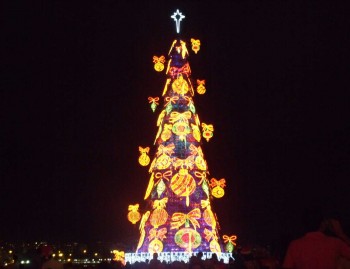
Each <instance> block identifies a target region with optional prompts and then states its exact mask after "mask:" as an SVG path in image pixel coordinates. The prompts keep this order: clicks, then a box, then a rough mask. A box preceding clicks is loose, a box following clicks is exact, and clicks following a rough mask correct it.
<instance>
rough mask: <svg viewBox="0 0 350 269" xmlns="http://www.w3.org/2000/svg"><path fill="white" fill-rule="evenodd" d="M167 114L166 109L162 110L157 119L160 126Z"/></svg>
mask: <svg viewBox="0 0 350 269" xmlns="http://www.w3.org/2000/svg"><path fill="white" fill-rule="evenodd" d="M165 114H166V111H165V110H162V112H160V114H159V116H158V119H157V126H160V125H161V124H162V122H163V119H164V116H165Z"/></svg>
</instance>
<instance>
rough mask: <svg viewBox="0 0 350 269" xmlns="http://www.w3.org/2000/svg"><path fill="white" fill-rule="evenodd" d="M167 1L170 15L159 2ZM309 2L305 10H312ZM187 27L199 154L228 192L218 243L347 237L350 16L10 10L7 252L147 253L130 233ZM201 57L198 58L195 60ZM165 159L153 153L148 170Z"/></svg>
mask: <svg viewBox="0 0 350 269" xmlns="http://www.w3.org/2000/svg"><path fill="white" fill-rule="evenodd" d="M164 2H167V3H164ZM304 2H305V3H304ZM177 8H178V9H180V11H181V12H183V14H184V15H185V16H186V18H185V19H184V21H183V23H182V24H181V29H182V38H183V39H185V40H187V41H188V46H189V43H190V42H189V39H190V38H192V37H194V38H199V39H200V40H201V42H202V46H201V50H200V51H199V53H198V54H197V55H195V54H194V53H192V54H191V57H190V64H191V68H192V77H193V78H194V79H197V78H200V79H206V80H207V93H206V94H205V95H203V96H199V95H196V96H195V99H194V101H195V105H196V108H197V111H198V113H199V116H200V119H201V120H202V121H204V122H208V123H213V124H214V127H215V132H214V137H213V139H212V140H211V141H210V142H209V143H207V142H205V141H204V140H203V141H204V143H203V147H202V148H203V152H204V155H205V158H206V160H207V162H208V166H209V170H210V173H211V176H213V177H216V178H218V179H220V178H225V179H226V180H227V188H226V189H225V191H226V195H225V196H224V197H223V198H222V199H220V200H219V199H217V200H215V201H214V202H213V203H214V210H215V212H216V213H217V215H218V218H219V222H220V225H221V233H222V234H237V235H238V238H239V240H240V241H241V242H242V243H248V242H264V243H266V242H275V244H279V243H280V244H282V243H283V242H287V241H288V240H289V239H291V238H294V237H296V236H299V235H300V234H301V226H300V221H299V220H300V216H301V213H302V212H303V210H304V208H305V207H309V206H310V205H318V206H321V207H322V208H324V209H325V211H326V212H327V214H333V215H334V214H336V215H337V216H338V217H339V218H340V219H341V221H342V222H343V224H344V226H345V229H346V230H347V231H349V224H350V216H349V210H348V205H349V202H350V198H349V183H348V180H349V176H350V173H349V172H350V171H349V167H350V154H349V135H350V132H349V107H348V103H349V93H348V92H349V84H350V83H349V75H348V73H349V62H348V59H347V58H348V56H349V52H348V50H349V45H350V44H349V33H348V25H349V16H348V12H347V10H346V8H345V6H344V5H343V3H341V2H336V3H334V2H332V3H331V2H328V3H326V2H322V1H317V2H316V1H315V2H313V1H310V2H309V1H258V2H253V1H235V2H230V3H224V2H220V1H215V2H213V1H211V2H206V1H189V2H169V3H168V1H159V2H155V1H147V3H143V4H140V3H138V2H136V1H135V2H134V1H129V2H128V3H124V2H119V1H106V0H99V1H5V2H4V4H3V8H2V13H3V14H4V16H3V20H2V22H1V25H2V28H3V30H2V31H1V32H2V34H1V35H2V40H3V41H2V45H1V47H2V49H1V53H2V60H1V65H2V67H3V72H2V73H3V74H4V76H3V77H2V79H1V84H2V90H1V96H0V98H1V113H0V114H1V115H0V119H1V140H0V142H1V144H0V146H1V148H0V154H1V159H0V166H1V167H0V181H1V183H0V212H1V224H0V240H1V239H2V240H8V241H21V240H49V241H50V240H51V241H74V240H75V241H95V240H103V241H115V242H125V243H129V242H133V240H138V229H137V226H133V225H132V224H131V223H129V222H128V221H127V219H126V214H127V206H128V205H129V204H134V203H137V202H138V203H141V204H142V202H143V196H144V193H145V190H146V187H147V184H148V180H149V175H148V168H143V167H141V166H140V165H139V164H138V161H137V159H138V156H139V152H138V146H139V145H142V146H152V144H153V140H154V137H155V135H156V132H157V127H156V120H157V116H158V113H159V112H160V110H159V109H158V110H157V111H156V113H154V114H153V113H152V111H151V109H150V107H149V104H148V100H147V98H148V96H160V95H161V93H162V91H163V87H164V83H165V76H164V73H161V74H160V73H157V72H155V71H154V70H153V63H152V57H153V55H158V56H159V55H162V54H163V55H166V54H167V52H168V50H169V48H170V45H171V43H172V41H173V39H174V38H175V37H176V34H175V23H174V21H172V20H171V19H170V15H171V14H172V13H173V12H174V11H175V10H176V9H177ZM189 47H190V46H189ZM154 152H155V148H154V147H153V148H152V150H151V156H152V155H153V154H154Z"/></svg>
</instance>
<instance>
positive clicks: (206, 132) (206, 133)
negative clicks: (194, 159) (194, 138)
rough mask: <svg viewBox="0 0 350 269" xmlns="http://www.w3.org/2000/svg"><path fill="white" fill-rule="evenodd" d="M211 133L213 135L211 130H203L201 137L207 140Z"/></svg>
mask: <svg viewBox="0 0 350 269" xmlns="http://www.w3.org/2000/svg"><path fill="white" fill-rule="evenodd" d="M213 135H214V134H213V132H210V131H205V132H203V137H204V138H205V139H206V140H207V141H209V139H210V138H212V137H213Z"/></svg>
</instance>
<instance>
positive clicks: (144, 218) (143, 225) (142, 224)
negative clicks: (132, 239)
mask: <svg viewBox="0 0 350 269" xmlns="http://www.w3.org/2000/svg"><path fill="white" fill-rule="evenodd" d="M150 214H151V212H150V211H147V212H146V213H145V214H143V215H142V218H141V222H140V226H139V229H140V231H142V230H144V229H145V223H146V221H147V220H148V218H149V215H150Z"/></svg>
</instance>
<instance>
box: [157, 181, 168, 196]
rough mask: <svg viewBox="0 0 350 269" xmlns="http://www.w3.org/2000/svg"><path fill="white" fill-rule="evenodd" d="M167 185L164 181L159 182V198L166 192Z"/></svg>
mask: <svg viewBox="0 0 350 269" xmlns="http://www.w3.org/2000/svg"><path fill="white" fill-rule="evenodd" d="M165 187H166V186H165V184H164V181H163V179H161V180H160V181H159V183H158V184H157V194H158V198H160V196H161V195H162V193H163V192H164V191H165Z"/></svg>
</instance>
